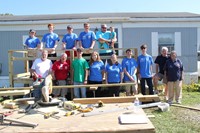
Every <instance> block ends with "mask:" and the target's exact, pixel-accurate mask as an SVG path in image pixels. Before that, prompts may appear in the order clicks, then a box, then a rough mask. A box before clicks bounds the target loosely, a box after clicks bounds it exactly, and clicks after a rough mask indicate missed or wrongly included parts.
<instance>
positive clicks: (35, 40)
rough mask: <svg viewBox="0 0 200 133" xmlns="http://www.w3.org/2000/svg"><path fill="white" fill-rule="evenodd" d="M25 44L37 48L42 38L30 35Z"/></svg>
mask: <svg viewBox="0 0 200 133" xmlns="http://www.w3.org/2000/svg"><path fill="white" fill-rule="evenodd" d="M25 44H26V46H27V47H28V48H36V47H37V46H38V44H40V39H38V38H37V37H33V38H31V37H29V38H27V39H26V41H25Z"/></svg>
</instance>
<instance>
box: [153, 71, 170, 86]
mask: <svg viewBox="0 0 200 133" xmlns="http://www.w3.org/2000/svg"><path fill="white" fill-rule="evenodd" d="M154 76H156V77H158V78H159V80H160V81H161V80H163V83H164V84H167V77H166V76H165V75H163V74H161V73H156V74H155V75H154Z"/></svg>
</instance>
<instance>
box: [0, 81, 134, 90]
mask: <svg viewBox="0 0 200 133" xmlns="http://www.w3.org/2000/svg"><path fill="white" fill-rule="evenodd" d="M17 80H18V81H20V80H25V79H17ZM17 80H16V81H17ZM133 84H134V83H119V84H87V85H63V86H52V88H53V89H62V88H63V89H64V88H80V87H96V86H101V87H108V88H109V87H113V86H126V85H133ZM16 89H18V90H26V89H33V87H20V88H2V89H0V91H1V90H16Z"/></svg>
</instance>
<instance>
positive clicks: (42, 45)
mask: <svg viewBox="0 0 200 133" xmlns="http://www.w3.org/2000/svg"><path fill="white" fill-rule="evenodd" d="M43 48H44V43H43V42H41V43H40V50H42V49H43Z"/></svg>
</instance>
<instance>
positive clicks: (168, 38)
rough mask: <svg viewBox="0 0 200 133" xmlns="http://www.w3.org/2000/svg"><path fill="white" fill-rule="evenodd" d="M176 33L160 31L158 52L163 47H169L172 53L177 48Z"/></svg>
mask: <svg viewBox="0 0 200 133" xmlns="http://www.w3.org/2000/svg"><path fill="white" fill-rule="evenodd" d="M174 44H175V34H174V33H158V53H160V51H161V49H162V47H167V48H168V52H169V53H170V52H171V51H173V50H174V49H175V46H174Z"/></svg>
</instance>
